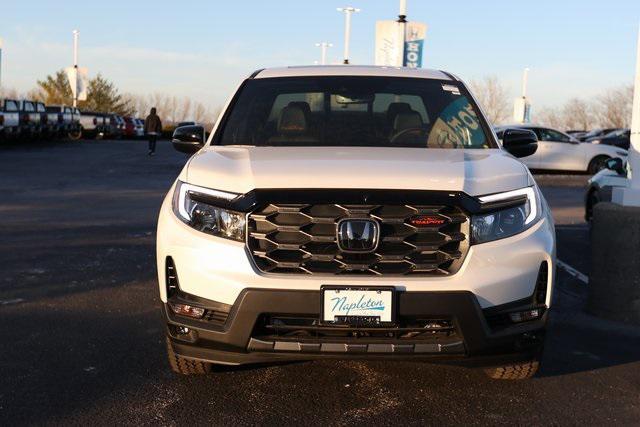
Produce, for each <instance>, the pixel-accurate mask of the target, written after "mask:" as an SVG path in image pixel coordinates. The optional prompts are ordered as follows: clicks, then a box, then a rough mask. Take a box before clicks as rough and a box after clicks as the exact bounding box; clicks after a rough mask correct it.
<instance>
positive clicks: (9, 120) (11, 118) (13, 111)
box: [0, 99, 21, 139]
mask: <svg viewBox="0 0 640 427" xmlns="http://www.w3.org/2000/svg"><path fill="white" fill-rule="evenodd" d="M0 111H2V114H3V122H4V123H3V130H2V136H3V139H10V138H15V137H17V136H19V135H20V130H21V128H20V107H19V103H18V101H16V100H15V99H3V100H1V103H0Z"/></svg>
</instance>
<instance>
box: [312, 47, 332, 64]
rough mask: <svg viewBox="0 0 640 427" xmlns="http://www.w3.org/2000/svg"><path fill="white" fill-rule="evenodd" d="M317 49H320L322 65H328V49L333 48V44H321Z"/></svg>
mask: <svg viewBox="0 0 640 427" xmlns="http://www.w3.org/2000/svg"><path fill="white" fill-rule="evenodd" d="M316 47H319V48H320V65H327V48H329V47H333V44H331V43H327V42H320V43H316Z"/></svg>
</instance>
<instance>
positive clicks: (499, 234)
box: [471, 187, 543, 244]
mask: <svg viewBox="0 0 640 427" xmlns="http://www.w3.org/2000/svg"><path fill="white" fill-rule="evenodd" d="M519 199H522V203H520V204H516V205H515V206H511V207H508V208H505V209H500V210H496V211H494V212H491V213H487V214H480V215H474V216H473V217H472V218H471V243H474V244H478V243H485V242H490V241H492V240H498V239H504V238H506V237H510V236H513V235H515V234H518V233H522V232H523V231H525V230H527V229H528V228H529V227H531V226H532V225H533V224H535V223H536V222H538V220H539V219H540V218H542V215H543V212H542V210H543V208H542V206H543V204H542V196H541V195H540V194H539V190H538V189H537V188H536V187H526V188H522V189H520V190H514V191H508V192H506V193H498V194H491V195H488V196H482V197H480V201H481V202H482V203H500V202H505V203H509V202H510V201H514V202H516V203H517V201H518V200H519Z"/></svg>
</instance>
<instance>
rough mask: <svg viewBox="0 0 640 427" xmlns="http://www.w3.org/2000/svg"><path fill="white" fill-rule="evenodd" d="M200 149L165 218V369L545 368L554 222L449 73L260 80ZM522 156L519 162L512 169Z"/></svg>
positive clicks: (268, 74) (195, 145)
mask: <svg viewBox="0 0 640 427" xmlns="http://www.w3.org/2000/svg"><path fill="white" fill-rule="evenodd" d="M205 138H206V133H205V131H204V129H203V128H202V127H200V126H185V127H182V128H178V129H177V130H176V132H175V134H174V139H173V143H174V146H175V148H176V149H178V150H180V151H184V152H195V154H194V155H193V156H192V157H191V159H190V160H189V161H188V162H187V164H186V166H185V167H184V169H183V170H182V172H181V173H180V175H179V176H178V179H177V180H176V181H175V183H174V185H173V186H172V187H171V189H170V190H169V193H168V194H167V197H166V198H165V200H164V203H163V205H162V208H161V212H160V218H159V220H158V237H157V262H158V279H159V287H160V298H161V300H162V303H163V314H164V319H165V321H166V327H167V329H166V331H167V347H168V353H169V362H170V365H171V367H172V368H173V370H174V371H176V372H179V373H183V374H196V373H206V372H209V371H210V370H211V366H212V364H224V365H242V364H251V363H260V362H262V363H264V362H279V361H294V360H310V359H321V358H368V359H378V358H385V359H390V360H395V359H401V358H402V359H411V360H424V361H428V362H448V363H460V364H466V365H471V366H481V367H483V368H485V369H486V372H487V373H488V374H489V375H490V376H491V377H493V378H504V379H521V378H529V377H531V376H532V375H533V374H534V373H535V372H536V370H537V368H538V361H539V360H540V357H541V352H542V347H543V343H544V334H545V324H546V320H547V316H548V311H549V307H550V305H551V297H552V290H553V282H554V275H555V234H554V225H553V221H552V219H551V215H550V212H549V208H548V206H547V203H546V202H545V200H544V198H543V197H542V195H541V194H540V190H539V189H538V187H537V185H536V183H535V181H534V180H533V178H532V176H531V174H530V173H529V172H528V170H527V168H526V167H525V166H524V165H523V164H522V163H520V162H519V161H518V160H516V158H515V157H522V156H527V155H531V154H532V153H534V152H535V150H536V148H537V142H536V136H535V134H534V133H532V132H531V131H528V130H522V129H509V130H507V131H505V133H504V135H503V144H502V148H501V147H500V146H499V145H498V142H497V140H496V136H495V134H494V133H493V131H492V130H491V128H490V127H489V124H488V123H487V121H486V119H485V117H484V116H483V114H482V112H481V110H480V108H479V107H478V105H477V103H476V101H475V100H474V99H473V97H472V96H471V94H470V93H469V90H468V89H467V87H466V86H465V85H464V84H463V83H462V82H461V81H460V80H459V79H458V78H456V77H455V76H452V75H451V74H449V73H446V72H442V71H431V70H419V69H398V68H383V67H357V66H327V67H291V68H281V69H267V70H260V71H256V72H255V73H253V74H252V75H251V76H250V77H249V78H247V79H246V80H245V81H244V82H242V84H241V85H240V87H239V88H238V90H237V91H236V93H235V94H234V95H233V96H232V98H231V99H230V101H229V103H228V104H227V106H226V107H225V110H224V113H223V114H222V115H221V118H220V119H219V120H218V123H217V124H216V126H215V127H214V129H213V131H212V133H211V135H210V136H209V137H208V139H206V142H205ZM514 156H515V157H514Z"/></svg>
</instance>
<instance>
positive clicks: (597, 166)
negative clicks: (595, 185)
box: [587, 156, 609, 175]
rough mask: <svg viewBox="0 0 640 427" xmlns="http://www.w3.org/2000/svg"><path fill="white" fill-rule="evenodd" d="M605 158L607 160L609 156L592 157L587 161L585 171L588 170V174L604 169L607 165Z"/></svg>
mask: <svg viewBox="0 0 640 427" xmlns="http://www.w3.org/2000/svg"><path fill="white" fill-rule="evenodd" d="M607 160H609V156H597V157H594V158H593V159H592V160H591V161H590V162H589V168H588V169H587V172H589V174H591V175H595V174H597V173H598V172H600V171H601V170H602V169H605V168H606V167H607Z"/></svg>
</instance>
